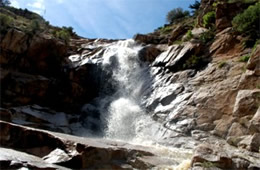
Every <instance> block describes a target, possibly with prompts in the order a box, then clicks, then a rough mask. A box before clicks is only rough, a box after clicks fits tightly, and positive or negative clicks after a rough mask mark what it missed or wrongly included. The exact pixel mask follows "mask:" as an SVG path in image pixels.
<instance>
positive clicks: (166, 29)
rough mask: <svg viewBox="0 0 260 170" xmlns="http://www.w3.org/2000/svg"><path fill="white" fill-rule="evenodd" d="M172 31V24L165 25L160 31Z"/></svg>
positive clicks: (164, 32) (165, 32)
mask: <svg viewBox="0 0 260 170" xmlns="http://www.w3.org/2000/svg"><path fill="white" fill-rule="evenodd" d="M171 31H172V27H171V26H165V27H162V28H160V32H161V33H162V34H167V33H169V32H171Z"/></svg>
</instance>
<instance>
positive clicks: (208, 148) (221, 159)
mask: <svg viewBox="0 0 260 170" xmlns="http://www.w3.org/2000/svg"><path fill="white" fill-rule="evenodd" d="M205 164H207V165H208V166H207V167H208V168H213V167H217V168H221V169H222V168H223V169H230V168H232V159H231V158H230V157H229V155H228V153H226V152H225V151H224V150H222V149H221V148H219V147H215V146H212V145H208V144H201V145H199V146H198V147H197V148H196V149H195V153H194V155H193V158H192V167H196V165H199V166H202V167H203V165H205Z"/></svg>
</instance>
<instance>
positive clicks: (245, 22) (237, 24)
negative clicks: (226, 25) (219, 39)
mask: <svg viewBox="0 0 260 170" xmlns="http://www.w3.org/2000/svg"><path fill="white" fill-rule="evenodd" d="M259 21H260V2H258V3H256V4H255V5H251V6H249V7H248V8H247V9H246V10H245V11H243V12H242V13H240V14H238V15H237V16H236V17H234V19H233V21H232V25H233V27H234V29H235V30H237V31H238V32H240V33H243V34H246V35H250V36H251V38H254V39H255V40H256V39H259V38H260V31H259V30H260V22H259Z"/></svg>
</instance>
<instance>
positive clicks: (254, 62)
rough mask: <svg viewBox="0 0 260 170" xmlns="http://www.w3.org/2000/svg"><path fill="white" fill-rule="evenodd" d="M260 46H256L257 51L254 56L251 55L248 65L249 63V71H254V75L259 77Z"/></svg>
mask: <svg viewBox="0 0 260 170" xmlns="http://www.w3.org/2000/svg"><path fill="white" fill-rule="evenodd" d="M259 54H260V45H257V46H256V49H255V50H254V52H253V54H252V55H251V57H250V59H249V61H248V63H247V69H249V70H253V71H254V74H255V75H257V76H260V57H259Z"/></svg>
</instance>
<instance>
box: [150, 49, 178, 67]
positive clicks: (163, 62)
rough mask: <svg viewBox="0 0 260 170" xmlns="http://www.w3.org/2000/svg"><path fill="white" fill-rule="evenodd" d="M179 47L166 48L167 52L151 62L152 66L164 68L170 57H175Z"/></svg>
mask: <svg viewBox="0 0 260 170" xmlns="http://www.w3.org/2000/svg"><path fill="white" fill-rule="evenodd" d="M181 49H182V47H181V46H178V45H173V46H170V47H169V48H168V50H167V51H165V52H163V53H161V54H160V55H159V56H158V57H157V58H156V59H155V61H154V62H153V66H165V65H166V64H167V63H168V62H169V61H170V59H171V58H172V57H174V56H176V55H177V54H178V53H179V52H180V50H181Z"/></svg>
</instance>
